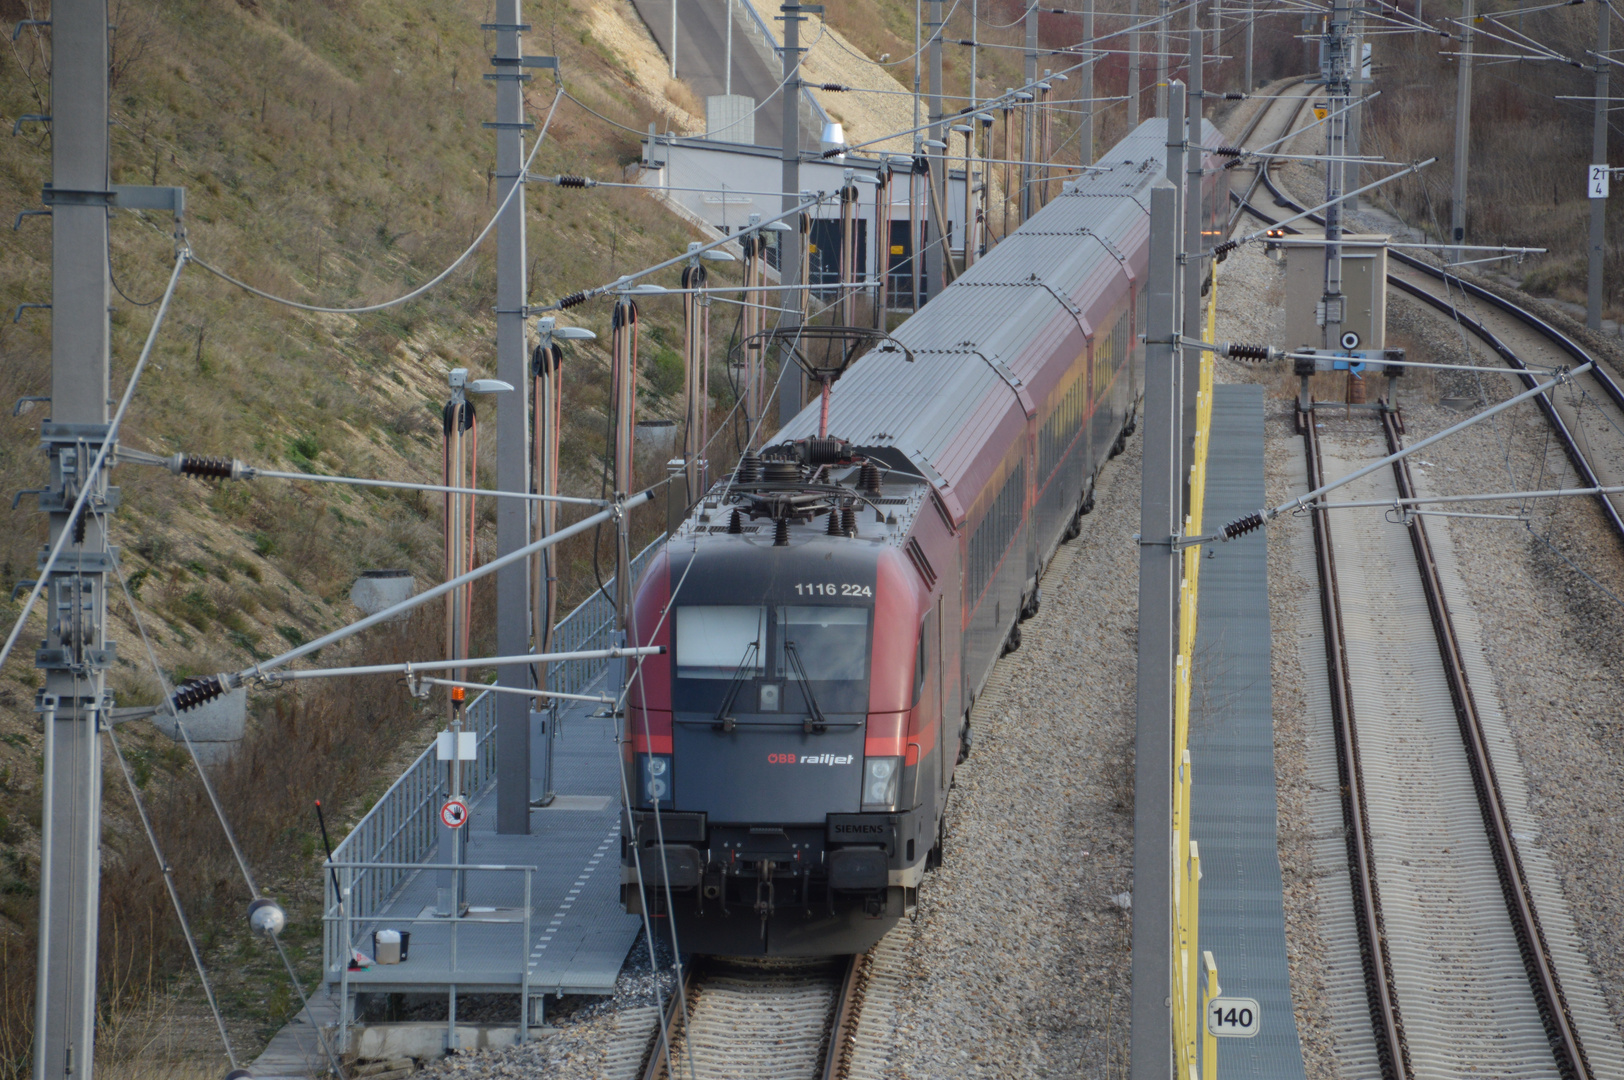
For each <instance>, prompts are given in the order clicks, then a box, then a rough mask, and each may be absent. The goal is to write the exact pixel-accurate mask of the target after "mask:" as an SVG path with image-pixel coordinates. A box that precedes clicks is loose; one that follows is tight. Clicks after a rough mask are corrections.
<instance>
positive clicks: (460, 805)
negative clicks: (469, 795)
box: [440, 799, 468, 829]
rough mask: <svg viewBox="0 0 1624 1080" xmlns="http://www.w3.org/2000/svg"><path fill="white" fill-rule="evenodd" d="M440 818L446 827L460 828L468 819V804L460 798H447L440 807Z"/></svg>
mask: <svg viewBox="0 0 1624 1080" xmlns="http://www.w3.org/2000/svg"><path fill="white" fill-rule="evenodd" d="M440 820H441V821H443V822H444V823H445V827H446V828H448V829H460V828H462V826H463V823H464V822H466V821H467V820H468V804H467V803H466V802H463V801H462V800H461V799H447V800H446V801H445V805H444V806H442V807H440Z"/></svg>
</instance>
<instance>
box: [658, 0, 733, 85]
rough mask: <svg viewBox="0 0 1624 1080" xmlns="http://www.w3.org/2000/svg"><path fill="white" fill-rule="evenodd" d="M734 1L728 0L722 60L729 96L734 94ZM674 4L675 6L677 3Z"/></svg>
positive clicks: (723, 78)
mask: <svg viewBox="0 0 1624 1080" xmlns="http://www.w3.org/2000/svg"><path fill="white" fill-rule="evenodd" d="M733 3H734V0H727V48H726V58H725V59H724V60H723V61H722V66H723V67H724V68H725V69H726V70H727V74H726V75H724V76H723V77H722V93H724V94H727V95H728V96H729V97H731V96H732V94H733ZM672 6H673V7H675V4H674V3H673V5H672Z"/></svg>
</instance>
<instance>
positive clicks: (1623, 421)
mask: <svg viewBox="0 0 1624 1080" xmlns="http://www.w3.org/2000/svg"><path fill="white" fill-rule="evenodd" d="M1311 96H1312V95H1311V94H1310V93H1308V92H1304V93H1302V94H1299V95H1295V96H1293V97H1291V98H1287V99H1284V100H1282V101H1281V102H1278V103H1274V104H1273V105H1272V106H1271V107H1270V108H1267V109H1262V110H1259V113H1258V116H1257V117H1254V118H1253V121H1252V124H1251V125H1249V126H1248V128H1247V130H1246V132H1244V133H1243V134H1242V137H1241V140H1240V142H1241V145H1243V146H1244V145H1246V143H1247V141H1248V140H1249V139H1250V138H1251V136H1252V131H1253V127H1254V126H1257V125H1258V124H1259V121H1261V120H1262V119H1263V118H1264V116H1265V115H1267V114H1270V113H1275V114H1278V116H1281V117H1284V118H1285V119H1284V120H1279V119H1277V120H1275V122H1274V125H1273V127H1272V128H1271V131H1270V133H1269V134H1267V135H1265V136H1263V137H1262V138H1260V141H1263V142H1267V141H1272V140H1273V139H1275V138H1279V137H1281V136H1283V135H1284V134H1286V133H1287V132H1288V131H1290V130H1291V129H1292V128H1293V127H1295V125H1296V122H1297V118H1298V117H1299V116H1300V115H1301V113H1302V109H1303V108H1304V106H1305V105H1306V104H1307V103H1308V101H1309V100H1310V98H1311ZM1252 172H1253V176H1252V178H1251V180H1250V182H1249V183H1248V184H1247V187H1246V190H1245V192H1244V193H1243V194H1236V193H1234V192H1231V198H1232V199H1233V200H1234V201H1235V203H1236V212H1235V216H1234V218H1232V219H1231V227H1232V228H1233V225H1234V224H1235V223H1236V221H1238V219H1239V217H1240V215H1242V214H1249V215H1251V216H1252V217H1253V218H1255V219H1257V220H1258V221H1259V222H1261V223H1263V224H1265V225H1275V224H1278V219H1276V218H1274V217H1271V216H1270V215H1269V214H1267V213H1266V212H1264V211H1263V210H1261V209H1260V208H1259V207H1258V205H1257V203H1256V201H1254V200H1255V195H1256V192H1257V188H1258V187H1259V186H1261V187H1263V188H1265V189H1266V190H1267V191H1268V193H1269V195H1270V197H1271V199H1272V201H1273V202H1274V203H1275V205H1277V206H1280V207H1282V208H1285V209H1288V210H1290V211H1291V212H1292V213H1301V212H1302V211H1303V210H1304V209H1305V207H1303V205H1302V204H1301V203H1300V202H1298V201H1297V200H1296V199H1295V198H1293V197H1292V196H1291V195H1290V194H1288V193H1287V192H1286V191H1285V190H1284V189H1283V188H1282V187H1281V186H1280V185H1279V183H1278V181H1277V180H1276V179H1275V178H1274V177H1273V176H1272V175H1270V172H1269V169H1268V167H1267V165H1266V164H1262V163H1260V164H1259V165H1258V166H1257V167H1256V168H1255V169H1253V170H1252ZM1308 220H1310V221H1314V222H1317V223H1320V224H1323V223H1324V222H1323V219H1322V218H1320V217H1319V216H1318V215H1312V216H1310V217H1309V218H1308ZM1286 229H1287V231H1289V232H1298V231H1299V230H1297V229H1293V228H1292V227H1291V226H1289V225H1288V226H1286ZM1388 267H1389V269H1388V274H1387V282H1388V285H1389V287H1390V288H1394V289H1397V290H1399V291H1400V292H1402V293H1404V294H1406V295H1408V296H1411V297H1414V298H1415V299H1417V300H1419V301H1421V302H1422V303H1424V304H1427V305H1428V306H1430V307H1432V308H1433V309H1435V310H1436V311H1437V312H1438V313H1439V314H1440V316H1441V317H1442V318H1444V319H1445V320H1446V321H1447V322H1450V323H1452V324H1453V325H1455V326H1456V327H1458V328H1459V329H1460V331H1461V332H1462V333H1463V334H1464V335H1465V336H1466V337H1467V339H1468V346H1469V348H1471V349H1472V350H1473V351H1475V352H1478V353H1480V354H1482V356H1481V358H1486V359H1488V360H1490V361H1499V362H1503V363H1504V364H1506V365H1507V366H1508V367H1510V368H1513V369H1515V370H1516V371H1518V372H1519V375H1518V378H1519V380H1520V381H1521V382H1522V384H1523V386H1524V388H1525V389H1526V388H1531V387H1533V386H1534V384H1535V379H1534V375H1533V374H1532V373H1531V372H1530V371H1529V368H1530V366H1533V367H1538V368H1555V367H1561V366H1577V365H1580V364H1583V363H1585V362H1587V361H1589V360H1591V359H1594V358H1593V357H1592V356H1591V355H1590V354H1589V353H1587V352H1586V351H1585V349H1584V347H1583V346H1581V345H1580V344H1579V343H1578V342H1576V341H1574V340H1573V338H1572V337H1570V336H1569V335H1568V334H1566V333H1564V332H1563V331H1562V330H1561V329H1560V328H1558V327H1556V326H1554V325H1552V324H1551V323H1550V322H1548V321H1547V320H1545V319H1544V318H1541V317H1540V316H1539V315H1538V314H1536V313H1535V312H1533V311H1530V310H1529V309H1528V308H1526V307H1524V306H1522V305H1520V304H1517V303H1515V302H1514V301H1511V300H1508V299H1506V298H1505V297H1502V296H1500V295H1498V294H1496V293H1494V292H1491V291H1489V290H1488V289H1485V288H1483V287H1482V286H1480V285H1478V284H1476V283H1475V282H1471V281H1467V280H1465V279H1462V278H1460V277H1457V276H1456V275H1454V274H1449V273H1447V272H1446V271H1445V270H1444V269H1443V268H1442V267H1438V266H1434V265H1432V264H1431V263H1429V262H1426V261H1425V260H1423V259H1419V258H1416V257H1415V256H1413V255H1409V254H1406V253H1405V252H1403V251H1399V250H1389V252H1388ZM1462 300H1469V301H1471V302H1472V304H1473V306H1474V307H1476V308H1477V312H1478V313H1477V315H1475V316H1474V315H1473V314H1472V313H1470V312H1468V311H1463V310H1462V309H1461V301H1462ZM1574 383H1575V384H1576V386H1577V387H1579V388H1581V389H1582V394H1580V393H1570V394H1567V395H1561V396H1559V395H1541V396H1540V397H1539V398H1537V399H1535V400H1536V401H1537V403H1538V406H1539V409H1540V412H1541V414H1542V415H1543V416H1544V417H1545V420H1546V422H1547V423H1548V424H1549V425H1550V427H1551V429H1552V432H1553V434H1554V435H1555V437H1556V440H1557V442H1558V444H1559V445H1560V446H1561V447H1562V450H1563V453H1564V454H1565V455H1566V457H1567V459H1568V461H1569V463H1570V464H1571V465H1572V466H1573V468H1574V471H1575V472H1576V473H1577V474H1578V476H1579V479H1580V481H1581V482H1582V483H1583V484H1584V485H1585V486H1589V487H1602V486H1619V485H1624V388H1621V387H1620V385H1619V383H1618V381H1617V380H1616V379H1614V378H1613V377H1612V375H1611V374H1609V373H1608V372H1607V371H1606V370H1604V369H1603V368H1602V367H1601V366H1600V365H1599V364H1598V365H1597V366H1596V367H1593V368H1592V369H1591V370H1590V371H1588V372H1586V373H1584V374H1582V375H1579V376H1576V377H1575V379H1574ZM1586 405H1588V406H1590V408H1591V410H1592V415H1591V416H1589V417H1587V416H1586V414H1585V411H1584V410H1585V406H1586ZM1595 499H1596V504H1597V507H1598V509H1599V510H1600V511H1601V514H1602V516H1603V517H1604V518H1605V519H1606V520H1607V524H1608V527H1609V528H1610V529H1611V530H1612V532H1613V534H1614V536H1616V537H1617V538H1618V539H1619V541H1620V542H1621V543H1624V495H1620V494H1615V495H1597V496H1595Z"/></svg>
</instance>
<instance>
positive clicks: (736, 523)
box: [727, 510, 744, 533]
mask: <svg viewBox="0 0 1624 1080" xmlns="http://www.w3.org/2000/svg"><path fill="white" fill-rule="evenodd" d="M727 531H728V532H730V533H742V532H743V531H744V515H743V514H741V513H739V512H738V511H737V510H735V511H733V516H732V517H730V518H728V519H727Z"/></svg>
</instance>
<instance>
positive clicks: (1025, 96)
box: [1015, 90, 1032, 101]
mask: <svg viewBox="0 0 1624 1080" xmlns="http://www.w3.org/2000/svg"><path fill="white" fill-rule="evenodd" d="M1015 100H1016V101H1031V100H1032V95H1031V94H1028V93H1027V92H1026V91H1025V90H1022V91H1021V92H1020V93H1018V94H1016V95H1015Z"/></svg>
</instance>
